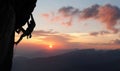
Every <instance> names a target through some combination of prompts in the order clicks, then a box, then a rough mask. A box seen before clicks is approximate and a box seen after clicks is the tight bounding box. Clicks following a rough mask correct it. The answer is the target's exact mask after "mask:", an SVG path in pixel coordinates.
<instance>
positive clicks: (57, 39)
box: [42, 34, 81, 48]
mask: <svg viewBox="0 0 120 71" xmlns="http://www.w3.org/2000/svg"><path fill="white" fill-rule="evenodd" d="M73 38H74V37H73V36H70V35H66V34H58V35H51V36H46V37H45V38H42V40H44V41H46V42H49V43H53V44H55V45H57V46H58V47H61V48H63V47H65V48H76V47H80V46H81V45H80V43H79V42H71V40H72V39H73Z"/></svg>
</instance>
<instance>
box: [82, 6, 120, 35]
mask: <svg viewBox="0 0 120 71" xmlns="http://www.w3.org/2000/svg"><path fill="white" fill-rule="evenodd" d="M82 18H84V19H89V18H93V19H96V20H98V21H100V22H102V23H103V24H104V25H105V27H106V28H107V29H108V30H111V31H113V32H114V33H117V32H118V29H117V28H115V25H117V21H118V20H120V8H118V7H117V6H113V5H111V4H106V5H103V6H99V5H93V6H91V7H90V8H86V9H84V10H83V11H82V13H81V16H80V19H82Z"/></svg>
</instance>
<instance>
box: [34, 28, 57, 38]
mask: <svg viewBox="0 0 120 71" xmlns="http://www.w3.org/2000/svg"><path fill="white" fill-rule="evenodd" d="M57 33H58V32H56V31H53V30H52V29H51V30H49V31H44V30H38V31H34V32H33V35H34V36H49V35H54V34H57Z"/></svg>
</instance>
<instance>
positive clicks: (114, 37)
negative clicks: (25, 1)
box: [15, 0, 120, 49]
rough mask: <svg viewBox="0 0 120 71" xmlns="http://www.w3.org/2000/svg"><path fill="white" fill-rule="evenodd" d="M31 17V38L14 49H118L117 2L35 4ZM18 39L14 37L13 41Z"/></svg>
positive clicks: (67, 0)
mask: <svg viewBox="0 0 120 71" xmlns="http://www.w3.org/2000/svg"><path fill="white" fill-rule="evenodd" d="M33 15H34V19H35V22H36V27H35V30H34V32H33V33H32V36H33V37H32V38H31V39H26V37H25V38H24V39H23V40H22V41H21V42H20V44H18V45H17V46H15V47H18V48H27V47H28V48H31V49H49V48H53V49H74V48H79V49H90V48H94V49H118V48H120V1H119V0H104V1H103V0H54V1H52V0H38V1H37V5H36V8H35V10H34V12H33ZM21 34H22V33H21ZM19 37H20V35H18V34H16V41H17V40H18V39H19Z"/></svg>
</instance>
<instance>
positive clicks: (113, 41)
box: [112, 39, 120, 44]
mask: <svg viewBox="0 0 120 71" xmlns="http://www.w3.org/2000/svg"><path fill="white" fill-rule="evenodd" d="M112 43H113V44H120V39H115V40H112Z"/></svg>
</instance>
